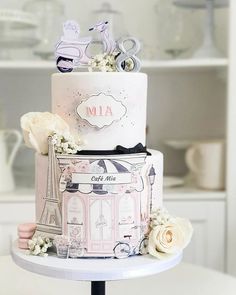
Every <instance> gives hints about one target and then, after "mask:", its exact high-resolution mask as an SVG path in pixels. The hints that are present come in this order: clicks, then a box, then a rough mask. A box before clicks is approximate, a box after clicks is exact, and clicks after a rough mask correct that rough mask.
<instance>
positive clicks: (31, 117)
mask: <svg viewBox="0 0 236 295" xmlns="http://www.w3.org/2000/svg"><path fill="white" fill-rule="evenodd" d="M21 128H22V129H23V136H24V140H25V143H26V145H27V146H28V147H30V148H33V149H35V150H36V151H37V152H38V153H41V154H47V153H48V136H50V135H52V134H53V133H59V134H67V133H69V125H68V124H67V123H66V122H65V121H64V120H63V119H62V118H61V117H59V116H58V115H56V114H52V113H49V112H44V113H41V112H30V113H27V114H25V115H23V116H22V117H21Z"/></svg>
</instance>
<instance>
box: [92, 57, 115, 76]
mask: <svg viewBox="0 0 236 295" xmlns="http://www.w3.org/2000/svg"><path fill="white" fill-rule="evenodd" d="M115 58H116V53H111V54H108V53H102V54H97V55H95V56H93V58H92V59H91V61H90V62H89V65H88V70H89V72H93V71H95V72H96V71H100V72H116V59H115Z"/></svg>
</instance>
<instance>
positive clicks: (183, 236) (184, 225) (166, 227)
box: [148, 218, 193, 259]
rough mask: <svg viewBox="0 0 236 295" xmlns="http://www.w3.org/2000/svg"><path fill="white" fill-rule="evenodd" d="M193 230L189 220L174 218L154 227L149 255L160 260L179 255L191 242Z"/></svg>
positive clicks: (150, 237)
mask: <svg viewBox="0 0 236 295" xmlns="http://www.w3.org/2000/svg"><path fill="white" fill-rule="evenodd" d="M192 233H193V228H192V225H191V223H190V222H189V220H187V219H183V218H172V219H171V220H169V221H168V222H166V223H165V224H160V225H157V226H156V227H154V228H153V229H152V230H151V232H150V234H149V243H148V251H149V254H151V255H152V256H155V257H157V258H159V259H163V258H166V257H168V256H171V255H174V254H177V253H178V252H180V251H181V250H183V249H184V248H185V247H186V246H187V245H188V244H189V242H190V240H191V237H192Z"/></svg>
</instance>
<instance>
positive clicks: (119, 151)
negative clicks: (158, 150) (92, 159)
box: [77, 143, 152, 156]
mask: <svg viewBox="0 0 236 295" xmlns="http://www.w3.org/2000/svg"><path fill="white" fill-rule="evenodd" d="M140 153H146V154H147V155H148V156H151V155H152V154H151V153H150V152H149V151H147V148H146V147H145V146H143V145H142V144H141V143H138V144H137V145H136V146H134V147H133V148H125V147H123V146H121V145H118V146H117V147H116V149H115V150H82V151H78V152H77V155H91V156H93V155H95V156H100V155H101V156H103V155H124V154H140Z"/></svg>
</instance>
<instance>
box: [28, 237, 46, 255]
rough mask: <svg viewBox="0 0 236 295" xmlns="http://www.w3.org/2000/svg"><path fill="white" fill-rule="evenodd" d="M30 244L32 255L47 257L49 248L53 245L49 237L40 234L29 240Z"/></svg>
mask: <svg viewBox="0 0 236 295" xmlns="http://www.w3.org/2000/svg"><path fill="white" fill-rule="evenodd" d="M28 246H29V253H30V254H31V255H35V256H42V257H46V256H48V253H47V251H48V249H49V248H51V247H52V241H51V239H49V238H43V237H41V236H38V237H35V238H33V239H32V240H29V241H28Z"/></svg>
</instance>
